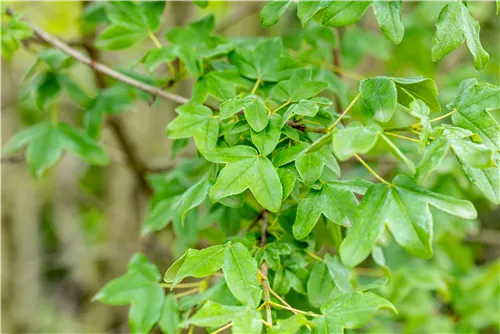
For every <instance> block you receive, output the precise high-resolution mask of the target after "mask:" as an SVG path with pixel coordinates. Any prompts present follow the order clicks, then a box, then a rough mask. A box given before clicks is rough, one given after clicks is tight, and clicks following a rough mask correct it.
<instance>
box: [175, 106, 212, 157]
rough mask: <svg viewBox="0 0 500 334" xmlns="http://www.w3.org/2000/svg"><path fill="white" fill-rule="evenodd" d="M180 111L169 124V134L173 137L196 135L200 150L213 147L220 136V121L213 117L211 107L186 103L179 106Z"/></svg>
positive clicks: (195, 138) (180, 137) (197, 145)
mask: <svg viewBox="0 0 500 334" xmlns="http://www.w3.org/2000/svg"><path fill="white" fill-rule="evenodd" d="M176 111H177V112H178V113H179V116H177V117H176V118H175V119H174V120H173V121H171V122H170V123H169V124H168V126H167V136H168V137H170V138H172V139H182V138H189V137H194V141H195V143H196V147H197V148H198V150H200V152H206V151H209V150H211V149H213V148H215V145H216V143H217V139H218V138H219V122H218V121H217V120H216V119H215V118H214V117H213V115H212V110H210V108H208V107H205V106H202V105H195V104H185V105H183V106H181V107H178V108H177V109H176Z"/></svg>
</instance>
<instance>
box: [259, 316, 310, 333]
mask: <svg viewBox="0 0 500 334" xmlns="http://www.w3.org/2000/svg"><path fill="white" fill-rule="evenodd" d="M309 324H312V322H310V321H308V320H307V318H306V317H305V316H304V315H302V314H296V315H293V316H291V317H290V318H288V319H285V320H281V321H279V322H278V324H277V325H276V326H273V327H272V328H271V330H270V331H269V333H270V334H278V333H289V334H294V333H297V332H299V330H300V329H301V328H302V326H305V325H309Z"/></svg>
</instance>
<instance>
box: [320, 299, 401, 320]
mask: <svg viewBox="0 0 500 334" xmlns="http://www.w3.org/2000/svg"><path fill="white" fill-rule="evenodd" d="M381 308H385V309H389V310H391V311H393V312H394V313H396V312H397V311H396V308H395V307H394V306H393V305H392V304H391V302H389V301H388V300H387V299H384V298H382V297H379V296H377V295H376V294H374V293H371V292H365V293H362V292H353V293H349V294H345V295H342V296H340V297H338V298H335V299H332V300H331V301H329V302H328V303H327V304H325V305H323V306H322V307H321V312H322V313H323V314H325V315H326V322H328V323H329V324H335V326H340V327H341V328H359V327H362V326H363V325H364V324H366V323H367V322H368V320H370V319H371V317H372V316H373V315H374V314H375V312H377V311H378V310H379V309H381Z"/></svg>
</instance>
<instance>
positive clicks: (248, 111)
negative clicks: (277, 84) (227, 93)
mask: <svg viewBox="0 0 500 334" xmlns="http://www.w3.org/2000/svg"><path fill="white" fill-rule="evenodd" d="M242 109H243V111H244V113H245V118H246V119H247V121H248V124H249V125H250V127H251V128H252V129H253V130H254V131H256V132H260V131H262V130H264V128H265V127H266V126H267V123H268V121H269V119H268V117H267V111H266V105H265V104H264V101H263V100H262V98H260V97H258V96H257V95H253V94H252V95H248V96H246V97H244V98H239V99H233V100H228V101H226V102H224V103H223V104H221V107H220V114H219V118H220V120H224V119H226V118H229V117H231V116H232V115H234V114H236V113H237V112H239V111H240V110H242Z"/></svg>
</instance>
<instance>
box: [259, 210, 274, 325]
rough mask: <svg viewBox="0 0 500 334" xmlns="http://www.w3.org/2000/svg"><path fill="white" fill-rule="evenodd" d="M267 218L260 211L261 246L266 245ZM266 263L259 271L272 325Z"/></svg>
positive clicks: (268, 319) (267, 312)
mask: <svg viewBox="0 0 500 334" xmlns="http://www.w3.org/2000/svg"><path fill="white" fill-rule="evenodd" d="M268 220H269V213H268V212H267V211H264V212H263V213H262V235H261V237H260V238H261V246H262V247H266V245H267V224H268ZM267 270H268V267H267V263H266V262H263V263H262V266H261V267H260V271H261V273H262V276H263V278H262V288H263V289H264V303H265V305H266V317H267V322H268V323H269V325H271V326H272V325H273V315H272V314H271V305H270V302H271V294H270V291H271V287H270V286H269V279H268V278H267Z"/></svg>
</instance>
